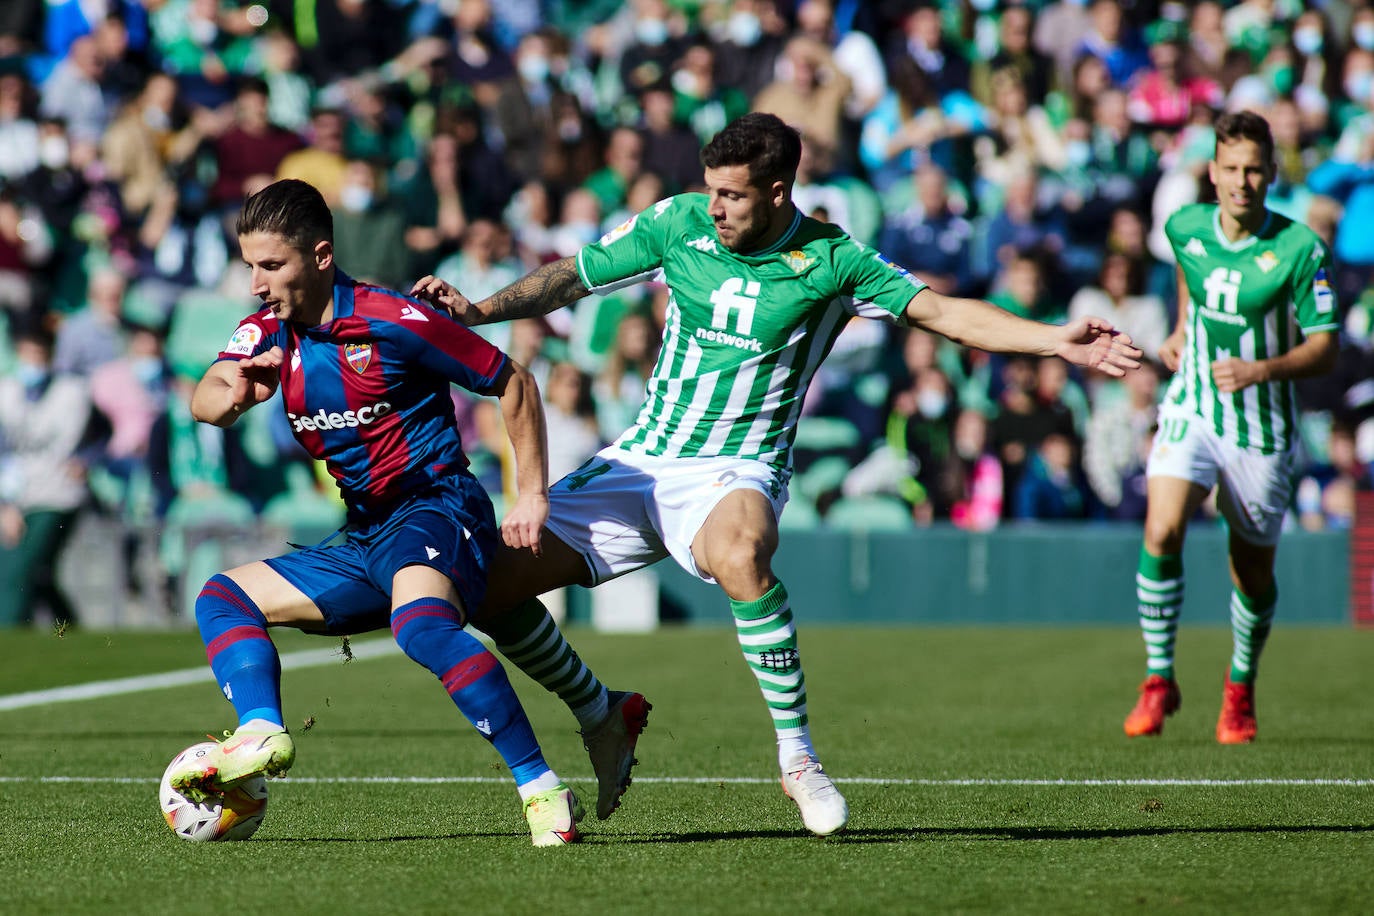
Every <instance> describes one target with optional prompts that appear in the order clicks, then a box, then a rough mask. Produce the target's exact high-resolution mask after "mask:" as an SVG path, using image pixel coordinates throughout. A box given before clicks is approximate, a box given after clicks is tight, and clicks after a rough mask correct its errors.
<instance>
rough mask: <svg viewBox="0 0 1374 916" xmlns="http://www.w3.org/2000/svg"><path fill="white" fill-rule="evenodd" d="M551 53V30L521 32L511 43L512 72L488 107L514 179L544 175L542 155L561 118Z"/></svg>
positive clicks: (549, 146)
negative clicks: (523, 33)
mask: <svg viewBox="0 0 1374 916" xmlns="http://www.w3.org/2000/svg"><path fill="white" fill-rule="evenodd" d="M552 57H553V42H552V40H551V39H550V37H549V36H547V35H545V34H543V33H542V32H531V33H530V34H528V35H525V36H523V37H522V38H521V39H520V43H519V44H518V45H517V46H516V48H515V77H514V78H512V79H506V80H503V81H502V82H501V83H500V84H499V89H498V91H497V100H496V105H495V106H494V107H493V108H492V110H491V112H490V114H491V123H492V124H493V125H494V127H495V128H496V130H497V131H498V132H499V134H500V137H501V152H502V154H503V156H504V157H505V160H506V162H507V163H508V164H509V165H510V167H511V171H512V172H514V173H515V179H516V180H517V181H525V180H528V179H531V178H538V177H541V176H544V175H545V174H546V172H547V170H546V167H545V162H546V159H547V158H548V157H549V155H550V154H551V153H552V152H553V151H554V150H555V146H554V143H555V139H556V137H557V131H558V119H559V112H558V108H557V105H556V104H555V103H556V101H557V97H558V95H559V94H560V93H561V90H560V89H559V88H558V86H557V85H556V84H555V83H554V81H553V76H552V70H551V60H552ZM574 104H576V102H575V101H574Z"/></svg>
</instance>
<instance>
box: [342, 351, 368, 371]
mask: <svg viewBox="0 0 1374 916" xmlns="http://www.w3.org/2000/svg"><path fill="white" fill-rule="evenodd" d="M343 351H344V359H346V360H348V364H349V365H350V366H352V367H353V370H354V371H355V372H357V373H358V374H359V375H362V374H363V371H364V370H365V369H367V364H368V363H370V362H372V344H344V348H343Z"/></svg>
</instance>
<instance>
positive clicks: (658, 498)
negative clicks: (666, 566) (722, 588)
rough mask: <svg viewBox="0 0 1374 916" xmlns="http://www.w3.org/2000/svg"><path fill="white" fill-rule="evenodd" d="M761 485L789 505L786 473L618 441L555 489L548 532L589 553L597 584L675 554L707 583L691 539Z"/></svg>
mask: <svg viewBox="0 0 1374 916" xmlns="http://www.w3.org/2000/svg"><path fill="white" fill-rule="evenodd" d="M742 488H743V489H749V490H755V491H757V492H759V493H761V494H763V496H764V498H766V499H767V500H768V501H769V503H770V504H772V506H773V518H774V519H775V520H776V519H777V518H778V516H780V515H781V514H782V509H783V506H785V505H787V484H786V483H785V482H784V480H783V478H782V475H780V474H779V473H778V471H777V470H775V469H774V468H772V467H771V466H769V465H767V464H764V463H763V462H761V461H750V460H746V459H741V458H659V457H652V456H648V455H636V454H633V453H631V452H627V451H625V450H624V449H621V448H617V447H616V446H613V445H612V446H607V447H606V448H604V449H602V450H601V451H600V452H597V453H596V455H594V456H593V457H592V458H591V459H590V460H589V461H587V463H586V464H584V465H582V467H580V468H578V469H577V470H576V471H573V472H572V473H571V474H569V475H567V476H566V477H564V478H563V479H562V480H560V481H558V483H556V484H554V485H553V486H552V487H550V488H549V520H548V523H547V527H548V529H549V531H551V532H553V533H554V534H555V535H557V536H558V539H559V540H561V541H563V542H564V543H566V544H567V545H568V546H570V547H572V548H573V549H574V550H576V551H577V552H578V553H580V554H582V556H583V557H584V558H586V560H587V565H588V566H589V567H590V568H591V573H592V584H593V585H598V584H600V583H602V582H605V581H607V580H609V579H614V578H616V577H617V576H623V575H624V574H625V573H628V572H633V571H635V570H636V569H640V568H642V567H645V566H648V565H649V564H651V563H656V562H658V561H659V560H661V559H663V558H664V557H666V556H672V558H673V559H674V560H676V561H677V562H678V565H679V566H681V567H682V568H683V569H685V570H687V571H688V572H689V573H691V574H692V575H694V576H696V577H698V578H699V579H702V580H704V581H706V582H714V581H715V580H714V579H713V578H711V577H710V576H708V575H706V574H705V573H703V572H702V571H701V570H700V569H698V568H697V564H696V561H695V560H694V559H693V558H692V540H693V539H694V538H695V537H696V536H697V532H698V531H700V530H701V526H702V525H704V524H705V523H706V517H707V516H708V515H710V514H711V510H712V509H714V508H715V507H716V504H717V503H719V502H720V501H721V499H722V498H724V497H725V495H726V494H727V493H731V492H733V491H735V490H738V489H742Z"/></svg>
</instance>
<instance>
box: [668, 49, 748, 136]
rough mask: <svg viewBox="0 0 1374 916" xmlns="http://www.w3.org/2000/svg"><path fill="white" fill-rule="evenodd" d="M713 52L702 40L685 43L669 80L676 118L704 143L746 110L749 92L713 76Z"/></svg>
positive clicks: (714, 55) (714, 58) (714, 60)
mask: <svg viewBox="0 0 1374 916" xmlns="http://www.w3.org/2000/svg"><path fill="white" fill-rule="evenodd" d="M715 68H716V53H715V51H713V50H712V49H711V46H710V45H708V44H704V43H700V42H698V43H696V44H692V45H689V46H688V47H687V50H686V51H684V52H683V54H682V57H681V59H679V60H678V62H677V64H676V65H675V66H674V67H673V72H672V75H671V76H670V77H669V83H670V85H671V86H672V87H673V97H674V99H675V100H676V106H677V119H678V120H679V121H682V122H684V123H685V124H687V126H689V127H690V128H692V132H693V133H694V134H696V135H697V142H698V145H699V146H704V145H705V144H707V143H709V142H710V141H711V138H712V137H714V136H715V135H716V134H717V133H719V132H720V130H721V128H723V127H724V126H725V125H726V124H729V123H730V122H731V121H733V120H734V119H735V118H737V117H739V116H740V115H742V114H744V113H745V112H747V111H748V110H749V100H750V98H751V97H750V96H748V95H745V94H744V92H742V91H740V90H739V89H736V88H735V87H733V86H728V85H724V84H722V83H720V82H719V81H718V80H717V79H716V75H715Z"/></svg>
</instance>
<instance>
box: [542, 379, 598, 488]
mask: <svg viewBox="0 0 1374 916" xmlns="http://www.w3.org/2000/svg"><path fill="white" fill-rule="evenodd" d="M591 385H592V383H591V379H590V378H589V377H588V376H587V375H586V374H585V373H584V372H583V371H582V370H581V369H579V368H577V366H575V365H573V364H572V363H567V362H559V363H554V364H553V366H551V367H550V368H549V373H548V381H547V383H546V384H545V386H544V420H545V423H546V424H547V425H548V431H549V479H550V480H558V479H560V478H562V477H563V476H564V475H566V474H569V473H571V472H573V471H575V470H577V468H578V467H579V466H580V465H581V464H582V463H583V462H584V461H586V460H587V459H588V458H590V457H591V456H592V455H594V454H596V451H597V449H599V448H600V447H601V436H600V434H599V433H598V432H597V426H596V405H595V403H594V402H593V400H592V387H591Z"/></svg>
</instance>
